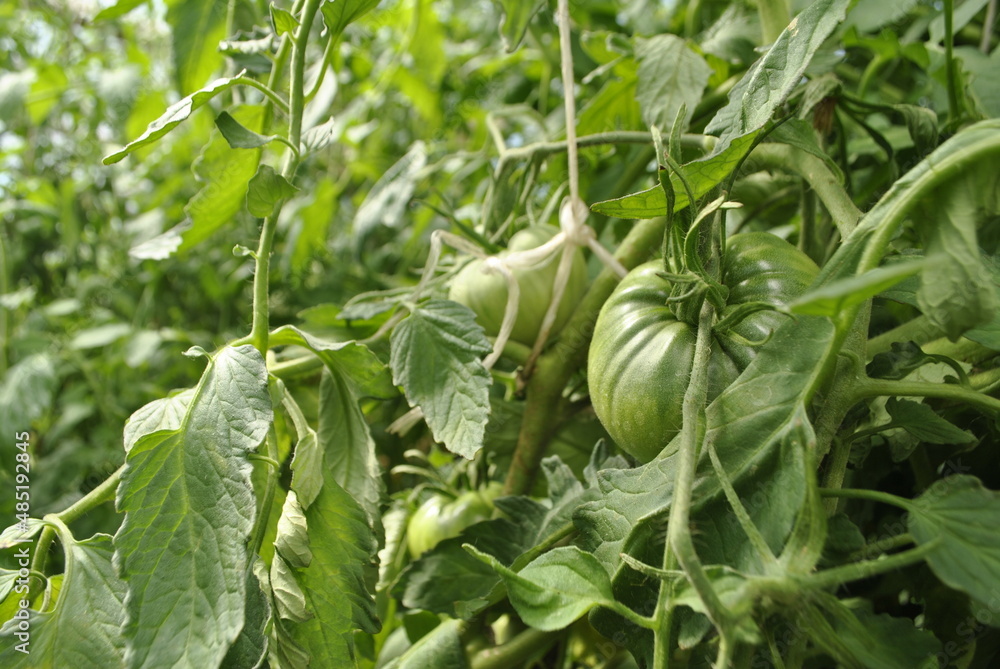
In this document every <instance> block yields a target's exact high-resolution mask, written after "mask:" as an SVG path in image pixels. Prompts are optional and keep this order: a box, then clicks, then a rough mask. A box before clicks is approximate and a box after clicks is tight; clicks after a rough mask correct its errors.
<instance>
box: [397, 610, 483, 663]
mask: <svg viewBox="0 0 1000 669" xmlns="http://www.w3.org/2000/svg"><path fill="white" fill-rule="evenodd" d="M464 628H465V626H464V624H463V623H462V621H461V620H446V621H444V622H443V623H441V624H440V625H438V626H437V627H435V628H434V629H433V630H431V631H430V632H428V633H427V634H425V635H424V636H423V637H421V638H420V640H419V641H417V642H416V643H415V644H413V645H412V646H410V648H409V649H408V650H407V651H406V652H405V653H403V654H402V655H400V656H399V657H397V658H396V659H394V660H393V661H392V662H390V663H389V664H387V665H385V667H384V669H427V668H428V667H434V669H467V667H468V666H469V659H468V656H467V655H466V653H465V646H463V645H462V637H461V633H462V631H463V630H464Z"/></svg>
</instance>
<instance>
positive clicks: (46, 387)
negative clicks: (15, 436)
mask: <svg viewBox="0 0 1000 669" xmlns="http://www.w3.org/2000/svg"><path fill="white" fill-rule="evenodd" d="M57 383H58V378H57V377H56V368H55V365H54V364H53V361H52V358H51V357H49V355H48V354H45V353H36V354H34V355H31V356H28V357H27V358H24V359H23V360H21V361H20V362H18V363H17V364H15V365H12V366H11V367H10V368H9V369H8V370H7V372H6V373H5V374H4V377H3V381H2V382H0V419H3V424H4V425H7V426H11V427H9V428H8V429H17V430H19V431H24V430H28V429H30V428H31V424H32V423H33V422H34V421H35V420H37V419H38V418H39V417H40V416H41V415H42V414H43V413H44V412H45V411H47V410H48V409H49V407H50V406H51V404H52V398H53V395H54V393H55V390H56V384H57ZM10 443H11V442H10V441H7V442H6V444H8V445H7V446H5V448H11V446H9V444H10ZM4 452H5V453H6V451H4ZM12 458H13V455H11V456H9V457H8V460H7V462H11V461H12Z"/></svg>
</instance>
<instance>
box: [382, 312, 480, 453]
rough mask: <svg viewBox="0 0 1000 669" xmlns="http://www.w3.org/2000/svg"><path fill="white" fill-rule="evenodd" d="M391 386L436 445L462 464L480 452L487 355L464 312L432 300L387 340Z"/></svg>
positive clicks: (468, 314) (475, 326)
mask: <svg viewBox="0 0 1000 669" xmlns="http://www.w3.org/2000/svg"><path fill="white" fill-rule="evenodd" d="M391 345H392V357H391V360H390V365H391V366H392V375H393V381H394V382H395V383H396V384H397V385H401V386H403V390H404V391H405V392H406V398H407V399H408V400H409V401H410V404H411V406H419V407H420V408H421V409H422V410H423V412H424V416H425V417H426V419H427V425H428V426H429V427H430V428H431V432H432V433H433V435H434V438H435V439H436V440H437V441H440V442H441V443H443V444H444V445H445V447H446V448H447V449H448V450H449V451H451V452H453V453H457V454H458V455H461V456H462V457H465V458H471V457H472V456H474V455H475V454H476V452H478V451H479V449H481V448H482V447H483V435H484V434H485V427H486V419H487V417H488V415H489V408H490V402H489V386H490V381H491V379H490V374H489V372H487V371H486V368H485V367H483V362H482V359H481V357H482V356H483V355H485V354H486V353H489V351H490V345H489V342H488V341H487V340H486V335H485V334H483V328H482V327H481V326H480V325H478V324H477V323H476V321H475V315H474V314H473V313H472V310H470V309H469V308H468V307H465V306H462V305H461V304H458V303H457V302H451V301H448V300H431V301H429V302H427V303H426V304H424V305H422V306H421V307H419V308H417V309H414V310H413V312H412V313H411V314H410V316H409V317H408V318H407V319H406V320H404V321H403V322H401V323H400V324H399V325H397V326H396V329H395V330H393V332H392V338H391Z"/></svg>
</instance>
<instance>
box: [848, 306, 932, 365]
mask: <svg viewBox="0 0 1000 669" xmlns="http://www.w3.org/2000/svg"><path fill="white" fill-rule="evenodd" d="M942 334H944V333H943V332H942V331H941V329H940V328H939V327H938V326H936V325H934V324H933V323H932V322H931V319H929V318H927V316H922V315H921V316H917V317H916V318H914V319H912V320H909V321H907V322H905V323H903V324H902V325H899V326H897V327H895V328H893V329H891V330H889V331H888V332H883V333H882V334H880V335H878V336H876V337H872V338H871V339H869V340H868V346H867V350H866V353H867V358H868V359H869V360H870V359H872V358H874V357H875V356H876V355H878V354H879V353H886V352H888V351H889V350H891V349H892V345H893V344H895V343H902V342H908V341H913V342H916V343H917V344H918V345H923V344H926V343H928V342H930V341H933V340H935V339H937V338H938V337H940V336H941V335H942Z"/></svg>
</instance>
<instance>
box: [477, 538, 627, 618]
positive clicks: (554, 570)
mask: <svg viewBox="0 0 1000 669" xmlns="http://www.w3.org/2000/svg"><path fill="white" fill-rule="evenodd" d="M465 549H466V550H467V551H469V552H470V553H471V554H472V555H474V556H475V557H477V558H478V559H480V560H482V561H483V562H485V563H487V564H489V565H490V566H491V567H493V569H494V570H495V571H496V572H497V573H498V574H500V578H502V579H503V582H504V584H505V585H506V586H507V596H508V597H509V598H510V602H511V604H513V605H514V608H515V609H516V610H517V613H518V615H519V616H520V617H521V619H522V620H523V621H524V622H525V623H527V624H528V625H531V626H532V627H534V628H536V629H540V630H543V631H553V630H560V629H562V628H564V627H566V626H568V625H569V624H570V623H572V622H574V621H575V620H577V619H578V618H580V617H581V616H582V615H583V614H585V613H587V611H589V610H590V609H592V608H594V607H595V606H599V605H602V604H603V605H610V604H611V603H613V602H614V594H613V593H612V592H611V580H610V579H609V578H608V573H607V572H606V571H604V568H603V567H602V566H601V563H600V562H598V561H597V558H595V557H594V556H593V555H591V554H590V553H585V552H583V551H581V550H580V549H579V548H577V547H576V546H562V547H560V548H554V549H552V550H551V551H549V552H547V553H543V554H542V555H541V556H540V557H539V558H537V559H535V560H533V561H532V562H530V563H528V566H526V567H525V568H524V569H522V570H521V571H518V572H515V571H513V570H511V569H510V568H508V567H507V566H505V565H504V564H503V563H502V562H500V561H499V560H497V559H496V558H495V557H493V556H492V555H487V554H486V553H482V552H481V551H478V550H476V548H475V547H474V546H471V545H466V546H465Z"/></svg>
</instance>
